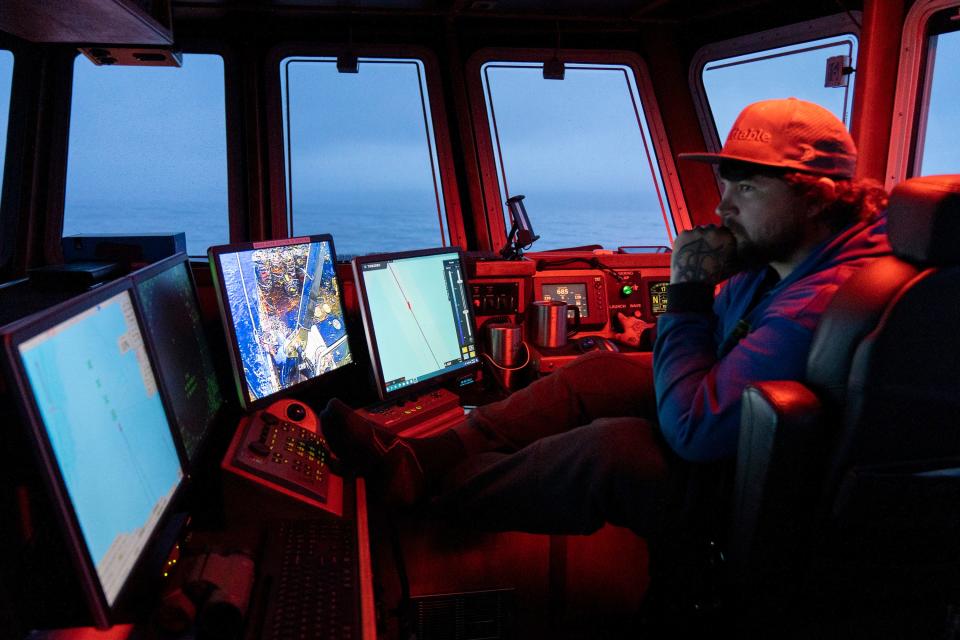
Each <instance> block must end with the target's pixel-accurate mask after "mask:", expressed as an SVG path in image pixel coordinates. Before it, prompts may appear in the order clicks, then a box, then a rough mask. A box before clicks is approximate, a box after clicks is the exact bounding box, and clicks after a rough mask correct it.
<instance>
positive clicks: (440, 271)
mask: <svg viewBox="0 0 960 640" xmlns="http://www.w3.org/2000/svg"><path fill="white" fill-rule="evenodd" d="M453 257H454V258H455V257H456V254H453ZM450 259H451V255H449V254H438V255H429V256H420V257H413V258H405V259H402V260H390V261H385V262H382V263H377V264H376V265H373V264H371V265H365V266H364V270H363V280H364V290H365V291H366V295H367V305H368V307H369V315H370V318H371V320H372V322H373V332H374V335H375V336H376V340H377V351H378V352H379V358H380V367H381V370H382V372H383V380H384V386H385V389H386V391H387V392H390V391H395V390H397V389H400V388H402V387H404V386H408V385H410V384H413V383H415V382H419V381H421V380H424V379H426V378H430V377H433V376H436V375H439V374H440V373H442V372H444V371H446V370H448V369H450V368H456V367H460V366H464V365H466V364H469V363H471V362H476V351H475V349H474V347H473V344H474V338H473V334H472V331H473V329H472V327H471V326H470V322H469V318H468V316H467V315H466V313H465V311H464V310H457V309H458V306H459V305H458V304H457V303H456V302H455V301H453V300H451V295H453V292H455V291H456V292H457V294H458V295H459V297H460V300H461V301H462V300H463V299H464V297H465V294H464V291H465V287H464V283H463V279H462V275H461V274H460V272H459V270H449V269H447V268H446V263H447V261H449V260H450Z"/></svg>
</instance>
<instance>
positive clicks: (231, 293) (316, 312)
mask: <svg viewBox="0 0 960 640" xmlns="http://www.w3.org/2000/svg"><path fill="white" fill-rule="evenodd" d="M219 259H220V271H221V273H222V274H223V283H222V285H223V290H224V292H225V295H226V298H227V306H228V308H229V313H230V317H231V321H232V326H233V335H234V339H235V340H236V348H237V350H238V351H239V354H240V362H241V366H242V367H243V377H244V379H245V381H246V385H247V397H248V399H249V400H251V401H253V400H257V399H259V398H264V397H267V396H269V395H272V394H274V393H277V392H278V391H281V390H283V389H286V388H288V387H291V386H293V385H295V384H298V383H300V382H304V381H306V380H310V379H312V378H315V377H317V376H319V375H322V374H324V373H326V372H328V371H332V370H334V369H337V368H339V367H341V366H343V365H345V364H347V363H349V362H352V359H353V357H352V354H351V353H350V345H349V343H348V342H347V327H346V323H345V322H344V318H343V306H342V303H341V300H340V289H339V285H338V282H337V278H336V267H335V265H334V263H333V260H332V257H331V254H330V245H329V243H327V242H315V243H304V244H294V245H287V246H278V247H267V248H261V249H252V250H247V251H238V252H236V253H225V254H222V255H220V258H219Z"/></svg>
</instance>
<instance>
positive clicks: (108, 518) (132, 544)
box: [3, 279, 184, 627]
mask: <svg viewBox="0 0 960 640" xmlns="http://www.w3.org/2000/svg"><path fill="white" fill-rule="evenodd" d="M131 286H132V285H131V282H130V280H128V279H123V280H120V281H118V282H116V283H113V284H110V285H106V286H104V287H102V288H100V289H97V290H95V291H93V292H90V293H88V294H84V295H82V296H79V297H77V298H74V299H73V300H70V301H68V302H66V303H64V304H62V305H59V306H57V307H54V308H53V309H51V310H49V311H47V312H43V313H41V314H38V315H34V316H31V317H30V318H28V319H26V320H23V321H22V322H19V323H17V324H15V325H12V326H10V327H7V328H5V329H4V335H3V342H4V352H5V358H4V361H5V364H6V368H7V369H8V373H9V380H10V381H11V387H12V388H11V395H12V396H13V397H15V399H16V402H17V404H18V405H19V408H20V410H21V412H22V415H23V417H24V424H25V425H26V427H27V431H28V438H29V439H30V445H31V446H32V448H33V449H34V450H35V451H36V453H37V455H38V459H39V462H40V464H39V469H40V471H41V473H42V475H43V477H44V479H45V483H46V485H47V487H48V489H49V492H50V495H51V498H52V499H51V505H52V507H53V509H54V510H55V511H56V515H57V520H58V521H59V523H60V524H61V526H62V527H63V532H64V541H65V543H66V546H67V548H68V550H69V552H70V555H71V556H72V561H73V564H74V566H75V568H76V570H77V573H78V578H79V582H80V584H81V585H82V589H83V592H84V595H85V597H86V599H87V601H88V603H89V605H90V613H91V618H92V620H93V622H94V623H95V624H96V625H97V626H99V627H106V626H108V625H109V624H110V623H111V622H112V621H114V620H112V618H113V617H114V614H115V613H116V611H117V606H118V603H119V602H121V600H122V597H123V593H124V591H125V589H126V588H127V587H128V585H129V584H130V582H131V580H130V579H131V576H132V575H134V572H135V569H136V568H137V566H138V565H139V564H140V562H141V561H142V559H143V558H144V557H145V555H146V552H147V550H148V549H150V548H151V545H153V544H154V543H155V541H156V540H157V534H158V532H159V531H160V528H161V525H162V524H163V523H164V522H165V521H166V517H167V515H168V512H169V511H170V507H171V505H172V504H173V503H174V501H175V498H176V495H177V493H178V491H179V489H180V487H181V485H182V484H183V478H184V471H183V467H182V464H181V458H180V456H179V454H178V450H177V447H176V444H175V442H174V435H173V432H172V430H171V425H170V421H169V418H168V414H167V411H166V408H165V405H164V403H163V401H162V398H161V394H160V391H159V388H158V385H157V379H156V374H155V369H154V364H153V362H152V361H151V358H150V356H149V353H148V351H147V349H146V348H145V346H144V341H143V331H142V327H143V323H142V318H139V317H138V314H137V312H136V308H135V304H134V302H133V296H132V292H131Z"/></svg>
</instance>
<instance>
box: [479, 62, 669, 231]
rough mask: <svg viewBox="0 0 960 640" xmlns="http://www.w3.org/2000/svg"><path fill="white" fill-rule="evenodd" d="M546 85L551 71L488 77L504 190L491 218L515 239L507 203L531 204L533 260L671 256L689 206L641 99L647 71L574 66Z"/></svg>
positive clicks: (505, 67) (499, 70)
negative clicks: (580, 252)
mask: <svg viewBox="0 0 960 640" xmlns="http://www.w3.org/2000/svg"><path fill="white" fill-rule="evenodd" d="M544 76H545V74H544V63H543V62H525V61H509V60H497V61H488V62H486V63H484V64H482V66H481V67H480V79H481V82H482V90H483V98H484V102H485V105H486V119H487V125H488V126H489V136H490V146H491V151H492V156H493V163H494V164H495V166H496V176H497V180H498V186H499V207H497V205H488V211H489V212H490V215H497V214H500V215H502V216H503V219H504V227H505V228H506V229H509V228H510V219H509V212H508V210H507V207H506V205H505V203H506V201H507V199H508V198H510V197H512V196H516V195H524V196H525V200H524V205H525V207H526V210H527V212H528V214H529V216H530V219H531V224H532V226H533V228H534V229H535V231H536V233H538V234H539V235H540V239H539V240H537V241H536V244H535V245H534V246H533V247H532V249H533V250H545V249H556V248H562V247H577V246H583V245H588V244H600V245H602V246H603V247H605V248H607V249H617V248H618V247H621V246H623V245H630V246H635V247H649V248H658V247H668V246H670V244H671V242H672V239H673V234H674V232H675V231H676V228H677V216H676V215H675V214H676V213H679V212H678V211H675V210H676V209H679V208H681V207H682V204H681V202H680V200H679V194H678V190H675V189H672V190H671V192H670V193H671V194H676V195H673V196H672V197H668V190H667V187H668V186H672V185H665V183H664V178H663V174H664V172H665V171H664V168H663V167H664V166H665V165H664V163H665V162H667V161H669V158H670V154H669V150H668V149H666V148H665V139H664V138H663V137H662V136H659V135H653V133H652V131H651V122H652V116H654V114H653V113H651V102H652V101H650V102H645V101H644V100H643V99H641V92H640V89H639V88H638V81H637V78H638V71H637V68H636V67H635V66H633V65H629V64H606V63H588V62H566V63H565V65H564V73H563V78H562V79H546V78H545V77H544ZM644 97H646V95H644ZM656 122H658V121H656ZM658 144H659V148H658ZM671 173H672V171H671ZM489 199H492V197H490V198H489ZM495 248H496V247H495Z"/></svg>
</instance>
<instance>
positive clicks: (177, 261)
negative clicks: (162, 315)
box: [128, 252, 227, 473]
mask: <svg viewBox="0 0 960 640" xmlns="http://www.w3.org/2000/svg"><path fill="white" fill-rule="evenodd" d="M181 264H183V265H184V268H185V269H186V271H187V279H188V280H189V281H190V288H191V290H192V291H193V299H194V301H195V302H196V305H197V312H198V313H199V314H200V320H201V322H202V321H203V310H202V309H201V308H200V298H199V296H198V295H197V283H196V280H195V278H194V277H193V269H192V268H191V266H190V256H189V255H188V254H187V253H185V252H178V253H175V254H173V255H172V256H169V257H167V258H164V259H162V260H159V261H158V262H154V263H151V264H149V265H147V266H145V267H142V268H140V269H137V270H136V271H134V272H133V273H131V274H130V275H129V276H128V277H129V278H130V280H131V281H132V282H133V297H134V301H135V304H136V305H137V311H138V312H140V314H141V315H143V296H142V294H141V293H140V285H141V284H142V283H144V282H146V281H148V280H150V279H152V278H155V277H156V276H158V275H160V274H161V273H165V272H167V271H169V270H170V269H172V268H174V267H176V266H178V265H181ZM204 339H205V340H206V341H207V349H208V350H209V353H210V359H211V364H212V365H213V369H214V374H215V375H216V377H217V384H220V383H221V382H222V381H221V379H220V371H218V370H217V366H216V362H214V361H213V351H212V346H213V345H212V341H211V340H210V336H208V335H205V336H204ZM144 342H145V343H146V344H147V349H148V350H150V357H151V358H153V362H154V363H155V367H154V368H159V367H157V366H156V363H158V362H159V361H160V355H159V354H160V351H161V348H160V345H157V344H156V343H155V342H154V339H153V336H152V335H151V334H150V332H149V331H145V332H144ZM157 384H158V385H160V387H161V389H162V390H163V396H164V398H165V399H166V400H167V402H168V403H169V402H171V400H170V398H171V397H172V396H171V395H170V389H169V387H168V386H167V383H166V380H165V379H164V377H163V376H162V375H160V376H158V378H157ZM221 386H222V385H221ZM225 393H226V390H225V389H221V390H220V400H221V402H220V406H219V407H218V408H217V410H216V412H215V413H214V415H213V417H212V418H211V421H210V424H208V425H207V431H206V433H205V434H204V437H203V440H202V441H201V443H200V445H199V446H198V447H197V450H196V451H195V452H194V455H193V457H192V458H191V456H190V454H189V452H188V451H187V445H186V443H185V442H184V440H183V435H182V433H177V437H176V438H175V440H176V443H177V448H178V449H179V450H180V457H181V458H182V459H183V460H184V461H186V464H187V471H188V472H189V473H192V472H193V470H194V467H195V465H196V463H197V462H198V461H199V460H202V459H203V456H204V452H205V450H206V449H207V447H208V446H209V444H210V440H211V436H212V431H213V429H214V428H215V427H216V425H217V422H219V421H220V420H221V419H222V418H223V416H224V415H225V413H226V410H227V398H226V395H225ZM170 411H171V413H172V414H173V416H174V423H175V427H176V429H177V430H178V431H180V424H179V422H178V418H177V412H176V411H175V410H174V409H173V407H172V406H171V407H170Z"/></svg>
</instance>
